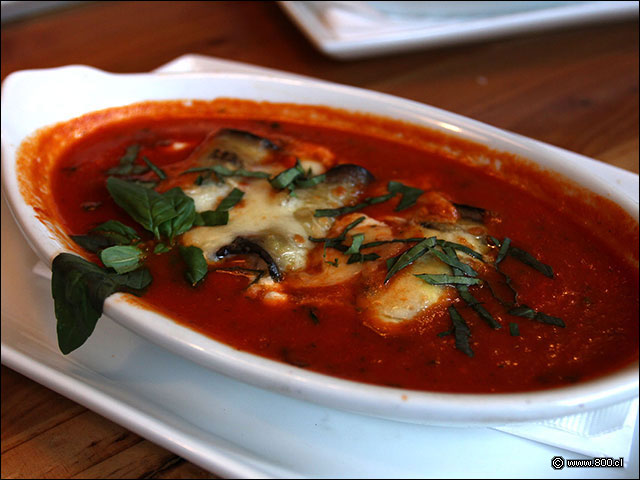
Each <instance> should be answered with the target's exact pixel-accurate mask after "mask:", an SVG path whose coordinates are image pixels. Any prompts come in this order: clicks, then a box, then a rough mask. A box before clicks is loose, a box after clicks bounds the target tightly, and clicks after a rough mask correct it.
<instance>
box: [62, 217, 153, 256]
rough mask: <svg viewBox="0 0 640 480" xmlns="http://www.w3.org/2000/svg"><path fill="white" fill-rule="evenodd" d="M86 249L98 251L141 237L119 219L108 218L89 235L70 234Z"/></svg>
mask: <svg viewBox="0 0 640 480" xmlns="http://www.w3.org/2000/svg"><path fill="white" fill-rule="evenodd" d="M70 237H71V239H72V240H73V241H74V242H76V243H77V244H78V245H80V246H81V247H82V248H84V249H85V250H88V251H89V252H92V253H98V252H100V250H103V249H105V248H108V247H113V246H114V245H128V244H130V243H131V242H132V241H134V240H137V239H139V238H140V237H139V236H138V233H137V232H136V231H135V230H134V229H133V228H131V227H128V226H126V225H124V224H122V223H120V222H118V221H117V220H108V221H106V222H104V223H102V224H100V225H98V226H97V227H95V228H93V229H91V230H90V231H89V233H88V234H87V235H70Z"/></svg>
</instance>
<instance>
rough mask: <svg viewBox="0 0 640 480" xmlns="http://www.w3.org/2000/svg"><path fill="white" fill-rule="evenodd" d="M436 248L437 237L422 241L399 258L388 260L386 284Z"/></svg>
mask: <svg viewBox="0 0 640 480" xmlns="http://www.w3.org/2000/svg"><path fill="white" fill-rule="evenodd" d="M435 246H436V237H429V238H425V239H424V240H422V241H421V242H420V243H418V244H417V245H414V246H413V247H411V248H410V249H408V250H406V251H405V252H403V253H402V254H401V255H399V256H398V257H395V258H393V259H389V260H387V269H388V271H387V276H386V277H385V279H384V283H387V282H388V281H389V279H390V278H391V277H393V276H394V275H395V274H396V273H398V272H399V271H400V270H402V269H403V268H405V267H407V266H409V265H411V264H412V263H413V262H415V261H416V260H417V259H418V258H420V257H421V256H422V255H424V254H425V253H427V252H428V251H429V250H431V249H432V248H433V247H435Z"/></svg>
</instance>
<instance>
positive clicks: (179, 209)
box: [158, 187, 196, 243]
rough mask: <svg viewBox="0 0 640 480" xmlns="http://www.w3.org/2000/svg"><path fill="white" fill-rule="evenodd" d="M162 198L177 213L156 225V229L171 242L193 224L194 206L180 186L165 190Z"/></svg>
mask: <svg viewBox="0 0 640 480" xmlns="http://www.w3.org/2000/svg"><path fill="white" fill-rule="evenodd" d="M162 198H163V199H164V200H165V201H166V202H168V203H169V204H170V205H171V207H172V208H173V210H174V211H175V212H176V213H177V215H175V216H174V217H172V218H171V219H168V220H166V221H164V222H162V223H160V224H159V225H158V231H159V232H160V234H161V235H164V236H165V237H166V238H168V239H169V242H170V243H173V239H174V238H175V237H177V236H178V235H181V234H183V233H184V232H186V231H187V230H189V229H190V228H191V227H192V226H193V222H194V221H195V217H196V206H195V203H194V202H193V199H192V198H191V197H189V196H188V195H186V194H185V193H184V192H183V191H182V189H181V188H180V187H175V188H172V189H171V190H168V191H166V192H165V193H164V194H163V195H162Z"/></svg>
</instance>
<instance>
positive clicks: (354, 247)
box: [344, 233, 364, 255]
mask: <svg viewBox="0 0 640 480" xmlns="http://www.w3.org/2000/svg"><path fill="white" fill-rule="evenodd" d="M363 241H364V233H356V234H355V235H353V236H352V237H351V246H350V247H349V248H348V249H347V251H346V252H344V254H345V255H352V254H354V253H359V252H360V246H361V245H362V242H363Z"/></svg>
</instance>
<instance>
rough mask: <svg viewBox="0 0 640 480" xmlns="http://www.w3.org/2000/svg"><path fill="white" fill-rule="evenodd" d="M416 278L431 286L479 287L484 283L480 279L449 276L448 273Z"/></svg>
mask: <svg viewBox="0 0 640 480" xmlns="http://www.w3.org/2000/svg"><path fill="white" fill-rule="evenodd" d="M415 276H416V277H418V278H419V279H421V280H424V281H425V282H427V283H428V284H430V285H478V284H480V283H482V280H480V279H479V278H473V277H465V276H463V275H447V274H446V273H439V274H431V273H419V274H416V275H415Z"/></svg>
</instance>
